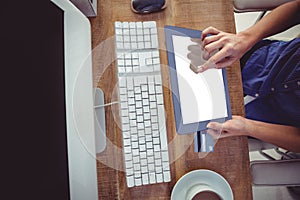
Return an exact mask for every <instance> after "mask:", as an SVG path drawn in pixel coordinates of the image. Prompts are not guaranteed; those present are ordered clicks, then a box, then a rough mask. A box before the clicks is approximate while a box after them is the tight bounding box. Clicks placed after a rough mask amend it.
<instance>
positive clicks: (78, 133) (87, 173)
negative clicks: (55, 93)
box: [51, 0, 98, 200]
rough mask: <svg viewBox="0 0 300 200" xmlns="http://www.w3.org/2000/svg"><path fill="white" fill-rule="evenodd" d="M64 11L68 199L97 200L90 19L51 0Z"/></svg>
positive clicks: (66, 4) (59, 0)
mask: <svg viewBox="0 0 300 200" xmlns="http://www.w3.org/2000/svg"><path fill="white" fill-rule="evenodd" d="M51 1H52V2H53V3H54V4H55V5H56V6H57V8H58V9H60V10H61V11H62V12H63V20H64V23H63V24H64V26H63V30H64V34H63V35H64V74H65V76H64V79H65V109H66V132H67V155H68V175H69V190H70V191H69V192H70V199H71V200H77V199H78V200H79V199H90V200H94V199H98V190H97V169H96V147H95V144H96V142H95V119H94V117H95V114H94V91H93V76H92V60H91V28H90V23H89V20H88V19H87V18H86V17H85V16H84V15H83V14H82V13H81V12H80V11H79V10H78V9H77V8H76V7H75V6H74V5H73V4H72V3H71V2H70V1H68V0H51Z"/></svg>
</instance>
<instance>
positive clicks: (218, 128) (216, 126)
mask: <svg viewBox="0 0 300 200" xmlns="http://www.w3.org/2000/svg"><path fill="white" fill-rule="evenodd" d="M206 127H207V128H209V129H213V130H216V131H221V130H222V128H223V124H221V123H218V122H209V123H208V124H207V126H206Z"/></svg>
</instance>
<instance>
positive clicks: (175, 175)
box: [90, 0, 252, 200]
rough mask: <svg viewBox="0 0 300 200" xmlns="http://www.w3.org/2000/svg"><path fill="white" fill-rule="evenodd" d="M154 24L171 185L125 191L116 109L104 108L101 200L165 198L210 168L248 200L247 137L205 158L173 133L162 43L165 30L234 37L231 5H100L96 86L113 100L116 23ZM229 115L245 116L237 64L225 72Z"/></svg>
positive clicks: (198, 1)
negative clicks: (192, 174) (138, 9)
mask: <svg viewBox="0 0 300 200" xmlns="http://www.w3.org/2000/svg"><path fill="white" fill-rule="evenodd" d="M147 20H155V21H156V22H157V24H158V28H159V40H160V48H161V49H160V56H161V63H162V65H161V67H162V73H163V84H164V99H165V109H166V118H167V119H166V122H167V132H168V139H169V154H170V160H171V161H172V162H171V177H172V181H171V182H170V183H162V184H154V185H148V186H140V187H135V188H132V189H128V188H127V187H126V180H125V176H124V172H123V171H122V169H123V161H122V160H123V154H122V148H121V145H122V140H121V137H122V136H121V132H120V129H119V116H118V105H113V106H111V107H106V108H105V110H106V131H107V137H108V139H107V148H106V150H105V151H104V152H103V153H101V154H98V155H97V160H98V162H97V169H98V189H99V199H169V198H170V195H171V192H172V189H173V187H174V185H175V183H176V181H178V179H179V178H181V177H182V176H183V175H184V174H186V173H187V172H189V171H192V170H195V169H210V170H213V171H215V172H217V173H219V174H221V175H222V176H224V177H225V178H226V179H227V181H228V182H229V184H230V185H231V187H232V189H233V193H234V197H235V199H236V200H247V199H252V188H251V178H250V173H249V155H248V146H247V138H246V137H232V138H225V139H221V140H219V141H218V142H217V144H216V146H215V151H214V152H213V153H210V154H208V155H206V156H205V155H203V154H201V155H200V157H204V158H201V159H200V158H199V155H198V154H197V153H194V151H193V143H192V142H193V138H192V135H189V136H178V135H177V133H176V131H175V124H174V117H173V106H172V98H171V91H170V90H169V89H168V88H170V80H169V78H170V77H169V73H168V67H167V55H166V52H165V43H164V33H163V27H164V25H175V26H180V27H185V28H193V29H199V30H203V29H204V28H206V27H208V26H214V27H216V28H218V29H220V30H223V31H226V32H235V25H234V17H233V9H232V2H231V1H227V0H212V1H205V0H169V4H168V7H167V8H166V10H164V11H162V12H159V13H154V14H149V15H138V14H134V13H133V12H131V10H130V0H126V1H125V0H101V1H98V16H97V17H96V18H91V19H90V21H91V25H92V46H93V68H94V75H95V77H94V83H95V84H96V85H98V87H101V88H102V89H103V91H104V93H105V102H111V101H115V100H117V99H118V98H117V93H116V84H117V75H116V66H115V61H114V60H115V50H114V41H113V36H114V21H147ZM227 76H228V82H229V90H230V97H231V107H232V113H233V114H235V115H244V108H243V101H242V98H243V92H242V85H241V74H240V70H239V64H234V65H233V66H231V67H228V68H227Z"/></svg>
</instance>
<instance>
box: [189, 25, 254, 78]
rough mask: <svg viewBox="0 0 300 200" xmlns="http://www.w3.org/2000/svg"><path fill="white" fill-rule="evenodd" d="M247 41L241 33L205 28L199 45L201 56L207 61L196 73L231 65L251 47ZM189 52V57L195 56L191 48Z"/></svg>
mask: <svg viewBox="0 0 300 200" xmlns="http://www.w3.org/2000/svg"><path fill="white" fill-rule="evenodd" d="M208 35H211V36H208ZM248 39H249V38H247V36H246V35H245V34H243V33H240V34H231V33H226V32H223V31H220V30H218V29H216V28H214V27H209V28H206V29H205V30H204V31H203V32H202V36H201V41H202V42H201V44H200V43H199V45H201V47H202V50H203V55H202V56H203V58H204V59H206V60H207V61H206V62H205V63H204V64H203V65H202V66H200V67H199V68H198V70H197V72H204V71H205V70H207V69H210V68H217V69H220V68H224V67H227V66H229V65H231V64H232V63H234V62H235V61H237V60H238V59H240V58H241V57H242V56H243V55H244V54H245V53H246V52H247V51H248V50H249V49H250V48H251V47H252V44H250V43H249V42H248ZM190 51H191V53H190V56H191V55H195V54H197V51H195V52H193V51H194V49H193V48H191V49H190ZM194 64H195V63H194Z"/></svg>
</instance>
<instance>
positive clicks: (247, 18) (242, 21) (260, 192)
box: [235, 12, 300, 200]
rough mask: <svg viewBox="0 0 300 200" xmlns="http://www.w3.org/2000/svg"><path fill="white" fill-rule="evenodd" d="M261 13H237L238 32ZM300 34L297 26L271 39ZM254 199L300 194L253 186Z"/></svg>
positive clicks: (286, 199) (254, 156) (290, 199)
mask: <svg viewBox="0 0 300 200" xmlns="http://www.w3.org/2000/svg"><path fill="white" fill-rule="evenodd" d="M259 14H260V13H258V12H253V13H235V21H236V30H237V32H240V31H242V30H245V29H246V28H248V27H249V26H251V25H252V24H254V22H255V21H256V19H257V18H258V16H259ZM299 34H300V25H298V26H295V27H293V28H291V29H289V30H288V31H285V32H283V33H281V34H277V35H276V36H274V37H271V39H280V40H290V39H291V38H294V37H296V36H299ZM269 153H271V154H272V155H274V156H275V157H276V153H275V151H274V152H272V150H271V151H269ZM258 159H259V160H261V159H265V158H264V157H262V156H261V155H260V154H259V153H258V152H251V153H250V160H258ZM253 199H254V200H296V199H300V194H298V195H294V194H293V193H290V191H289V189H287V188H286V187H255V186H253Z"/></svg>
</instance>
